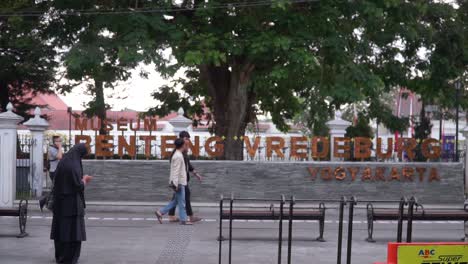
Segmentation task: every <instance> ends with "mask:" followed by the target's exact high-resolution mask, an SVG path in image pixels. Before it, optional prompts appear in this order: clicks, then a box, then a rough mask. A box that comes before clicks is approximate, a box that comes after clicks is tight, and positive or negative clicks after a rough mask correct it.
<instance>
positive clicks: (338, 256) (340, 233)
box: [336, 196, 346, 264]
mask: <svg viewBox="0 0 468 264" xmlns="http://www.w3.org/2000/svg"><path fill="white" fill-rule="evenodd" d="M345 204H346V197H344V196H343V197H341V201H340V215H339V223H338V243H337V244H338V250H337V253H336V261H337V264H341V247H342V244H343V241H342V240H343V213H344V206H345Z"/></svg>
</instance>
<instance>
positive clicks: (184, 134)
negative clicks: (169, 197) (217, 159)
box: [169, 131, 203, 223]
mask: <svg viewBox="0 0 468 264" xmlns="http://www.w3.org/2000/svg"><path fill="white" fill-rule="evenodd" d="M179 138H181V139H183V140H184V141H185V144H186V145H187V148H186V150H185V151H184V152H183V153H182V154H183V155H184V161H185V168H186V171H187V185H186V186H185V209H186V211H187V215H188V217H189V219H190V222H192V223H195V222H198V221H201V220H202V219H201V218H200V217H196V216H194V215H193V210H192V203H191V200H190V198H191V192H190V188H189V182H190V173H193V174H194V175H195V176H196V177H197V179H198V180H199V181H201V180H202V179H203V178H202V176H201V175H200V174H198V172H197V171H196V170H195V168H194V167H193V166H192V164H191V163H190V158H189V156H188V145H189V144H190V134H189V132H187V131H182V132H180V133H179ZM178 221H179V219H178V218H177V217H176V216H175V208H174V209H171V210H170V211H169V222H178Z"/></svg>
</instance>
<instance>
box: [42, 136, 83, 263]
mask: <svg viewBox="0 0 468 264" xmlns="http://www.w3.org/2000/svg"><path fill="white" fill-rule="evenodd" d="M87 153H88V150H87V148H86V145H85V144H77V145H75V146H74V147H73V148H72V149H70V151H68V153H67V154H65V155H64V156H63V159H62V160H61V161H60V163H59V164H58V166H57V170H56V174H55V179H54V184H55V185H54V190H53V193H54V198H53V199H54V200H53V201H54V203H53V209H52V211H53V218H52V227H51V231H50V239H52V240H54V246H55V261H56V263H67V264H75V263H77V262H78V259H79V258H80V254H81V242H82V241H86V230H85V219H84V215H85V208H86V203H85V198H84V189H85V185H87V184H88V183H89V182H90V181H91V179H92V177H91V176H88V175H84V176H83V167H82V164H81V159H82V158H83V157H84V156H86V154H87Z"/></svg>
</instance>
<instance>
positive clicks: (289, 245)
mask: <svg viewBox="0 0 468 264" xmlns="http://www.w3.org/2000/svg"><path fill="white" fill-rule="evenodd" d="M294 203H295V198H294V196H291V201H290V202H289V227H288V264H291V247H292V226H293V211H294V209H293V207H294Z"/></svg>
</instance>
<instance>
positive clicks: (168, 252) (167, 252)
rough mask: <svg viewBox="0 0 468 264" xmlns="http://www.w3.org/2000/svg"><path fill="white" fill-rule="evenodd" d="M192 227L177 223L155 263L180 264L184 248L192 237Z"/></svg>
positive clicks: (182, 259)
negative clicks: (173, 232)
mask: <svg viewBox="0 0 468 264" xmlns="http://www.w3.org/2000/svg"><path fill="white" fill-rule="evenodd" d="M192 233H193V227H192V226H184V225H179V226H178V227H177V229H176V232H175V234H174V236H172V237H170V238H169V241H168V242H167V245H166V247H165V248H164V250H163V251H162V253H161V255H160V256H159V258H158V260H157V261H156V264H182V263H184V262H183V261H184V256H185V250H186V249H187V247H188V245H189V243H190V239H191V238H192Z"/></svg>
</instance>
